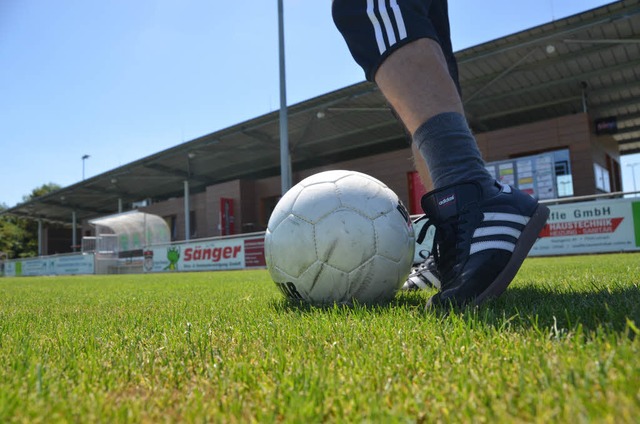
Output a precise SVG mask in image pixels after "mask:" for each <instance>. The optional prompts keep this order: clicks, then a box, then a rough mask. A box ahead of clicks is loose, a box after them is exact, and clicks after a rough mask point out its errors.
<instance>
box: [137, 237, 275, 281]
mask: <svg viewBox="0 0 640 424" xmlns="http://www.w3.org/2000/svg"><path fill="white" fill-rule="evenodd" d="M263 266H265V261H264V236H259V237H256V236H255V235H254V236H252V237H246V238H242V237H238V238H228V239H213V240H203V241H195V242H187V243H179V244H178V243H176V244H171V245H162V246H153V247H150V248H148V249H145V251H144V271H145V272H171V271H218V270H232V269H244V268H251V267H263Z"/></svg>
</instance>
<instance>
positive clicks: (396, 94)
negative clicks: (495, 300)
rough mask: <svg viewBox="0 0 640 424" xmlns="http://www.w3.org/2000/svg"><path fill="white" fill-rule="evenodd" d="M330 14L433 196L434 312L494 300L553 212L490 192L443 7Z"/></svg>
mask: <svg viewBox="0 0 640 424" xmlns="http://www.w3.org/2000/svg"><path fill="white" fill-rule="evenodd" d="M333 15H334V20H335V22H336V25H337V26H338V28H339V29H340V31H341V32H342V34H343V35H344V37H345V40H346V41H347V44H348V46H349V48H350V50H351V52H352V54H353V56H354V58H355V59H356V61H357V62H358V63H359V64H360V65H361V66H362V67H363V69H364V70H365V75H366V76H367V78H368V79H369V80H371V81H375V82H376V84H377V85H378V87H379V88H380V90H381V91H382V93H383V94H384V96H385V97H386V98H387V100H388V101H389V103H390V104H391V106H392V107H393V108H394V110H395V112H396V113H397V115H398V116H399V117H400V119H401V120H402V122H403V123H404V125H405V126H406V128H407V129H408V131H409V132H410V133H411V134H412V137H413V141H414V144H415V146H416V148H417V149H418V150H419V152H420V158H421V159H424V160H425V164H426V167H428V169H429V174H430V176H431V180H432V181H433V186H434V187H435V190H434V191H433V192H431V193H428V194H427V195H426V196H425V198H423V201H422V206H423V209H424V210H425V213H426V214H427V216H428V218H429V220H430V222H432V223H433V224H434V225H435V226H436V246H435V248H434V256H435V263H436V266H437V275H438V276H439V277H440V278H441V280H442V293H440V294H438V295H436V296H434V297H433V298H432V300H431V302H430V303H431V304H445V303H454V304H466V303H470V302H475V303H480V302H483V301H485V300H487V299H489V298H491V297H497V296H499V295H500V294H501V293H502V291H504V289H506V287H507V286H508V285H509V283H510V282H511V280H512V279H513V277H514V276H515V274H516V272H517V271H518V269H519V268H520V265H521V264H522V261H523V260H524V258H525V257H526V255H527V253H528V252H529V250H530V248H531V247H532V245H533V243H534V242H535V239H536V237H537V234H538V233H539V231H540V230H541V229H542V227H543V226H544V223H545V222H546V219H547V216H548V213H549V211H548V209H547V208H546V207H544V206H542V205H539V204H538V203H537V202H536V201H535V200H534V199H532V198H531V197H529V196H527V195H524V194H522V193H520V192H518V191H517V190H515V189H513V188H511V187H508V186H504V185H501V184H499V183H496V182H495V181H494V180H493V178H492V177H491V176H490V175H489V174H488V173H487V171H486V170H485V168H484V162H483V160H482V157H481V155H480V152H479V150H478V148H477V145H476V142H475V138H474V137H473V135H472V133H471V131H470V129H469V127H468V124H467V122H466V119H465V117H464V111H463V106H462V101H461V99H460V95H459V84H458V81H457V66H456V65H455V60H454V59H453V53H452V51H451V42H450V37H449V23H448V16H447V2H446V0H397V1H396V0H386V1H385V0H360V1H356V0H334V2H333ZM417 163H420V162H419V159H418V158H417ZM419 169H423V170H424V167H420V168H419Z"/></svg>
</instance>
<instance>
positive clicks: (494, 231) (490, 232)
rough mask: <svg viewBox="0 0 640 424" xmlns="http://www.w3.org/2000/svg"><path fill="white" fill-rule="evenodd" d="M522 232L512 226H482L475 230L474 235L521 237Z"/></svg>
mask: <svg viewBox="0 0 640 424" xmlns="http://www.w3.org/2000/svg"><path fill="white" fill-rule="evenodd" d="M521 233H522V232H521V231H520V230H516V229H515V228H511V227H482V228H476V230H475V231H474V232H473V237H487V236H498V235H501V236H511V237H514V238H516V239H517V238H518V237H520V234H521Z"/></svg>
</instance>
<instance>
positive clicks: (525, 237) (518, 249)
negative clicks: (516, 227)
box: [473, 205, 549, 305]
mask: <svg viewBox="0 0 640 424" xmlns="http://www.w3.org/2000/svg"><path fill="white" fill-rule="evenodd" d="M547 218H549V208H547V207H546V206H544V205H538V207H537V208H536V211H535V212H534V213H533V216H532V217H531V219H530V220H529V222H528V223H527V226H526V227H525V228H524V230H522V234H521V235H520V238H519V239H518V241H517V242H516V246H515V248H514V249H513V253H512V255H511V259H509V262H507V266H505V267H504V269H503V270H502V272H501V273H500V274H499V275H498V276H497V277H496V279H495V280H493V283H491V284H490V285H489V287H487V289H486V290H485V291H483V292H482V293H480V295H479V296H478V297H476V298H475V300H474V301H473V304H474V305H480V304H482V303H484V302H486V301H488V300H490V299H495V298H497V297H499V296H500V295H501V294H502V293H504V291H505V290H506V289H507V287H509V284H511V281H513V279H514V278H515V276H516V274H517V273H518V270H519V269H520V266H522V263H523V262H524V260H525V258H526V257H527V255H529V251H530V250H531V247H533V244H534V243H535V242H536V240H537V239H538V235H539V234H540V231H542V229H543V228H544V225H545V224H546V222H547Z"/></svg>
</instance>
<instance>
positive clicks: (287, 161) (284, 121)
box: [278, 0, 291, 196]
mask: <svg viewBox="0 0 640 424" xmlns="http://www.w3.org/2000/svg"><path fill="white" fill-rule="evenodd" d="M283 9H284V6H283V4H282V0H278V52H279V63H280V180H281V184H280V188H281V192H282V195H283V196H284V194H285V193H286V192H287V191H288V190H289V189H290V188H291V156H290V154H289V123H288V116H287V88H286V76H285V60H284V16H283V15H284V10H283Z"/></svg>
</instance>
